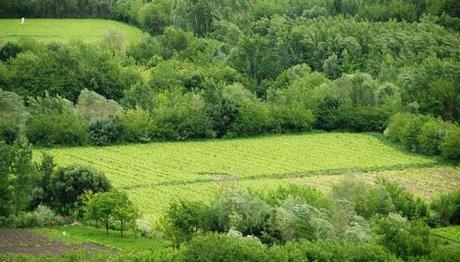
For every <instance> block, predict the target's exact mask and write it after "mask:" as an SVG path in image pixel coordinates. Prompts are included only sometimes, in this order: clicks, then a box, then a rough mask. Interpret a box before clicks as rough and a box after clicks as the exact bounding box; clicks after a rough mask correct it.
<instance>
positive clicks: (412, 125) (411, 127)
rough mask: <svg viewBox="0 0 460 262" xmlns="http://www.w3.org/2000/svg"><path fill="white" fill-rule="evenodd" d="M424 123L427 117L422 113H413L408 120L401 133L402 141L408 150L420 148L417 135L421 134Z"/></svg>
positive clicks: (415, 150) (414, 150)
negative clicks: (421, 114)
mask: <svg viewBox="0 0 460 262" xmlns="http://www.w3.org/2000/svg"><path fill="white" fill-rule="evenodd" d="M424 123H425V117H424V116H420V115H411V116H410V117H409V119H408V120H407V124H406V125H405V128H404V130H403V132H402V134H401V143H402V144H403V145H404V147H406V148H407V149H408V150H411V151H413V152H417V151H418V150H419V144H418V140H417V137H418V136H419V134H420V131H421V129H422V126H423V124H424Z"/></svg>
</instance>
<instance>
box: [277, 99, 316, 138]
mask: <svg viewBox="0 0 460 262" xmlns="http://www.w3.org/2000/svg"><path fill="white" fill-rule="evenodd" d="M271 115H272V117H273V120H272V121H273V123H272V129H273V131H274V132H276V133H285V132H289V131H293V132H302V131H308V130H311V129H312V127H313V123H314V121H315V117H314V115H313V112H312V111H311V110H309V109H306V108H305V107H304V106H303V105H302V104H290V105H273V106H272V107H271Z"/></svg>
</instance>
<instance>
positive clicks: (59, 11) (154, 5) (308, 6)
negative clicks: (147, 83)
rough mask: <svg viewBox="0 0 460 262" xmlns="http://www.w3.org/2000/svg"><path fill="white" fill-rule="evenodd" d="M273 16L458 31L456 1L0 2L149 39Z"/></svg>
mask: <svg viewBox="0 0 460 262" xmlns="http://www.w3.org/2000/svg"><path fill="white" fill-rule="evenodd" d="M235 14H236V15H235ZM273 15H280V16H286V17H289V18H315V17H321V16H336V15H343V16H354V17H357V18H359V19H363V20H369V21H389V20H391V19H395V20H398V21H407V22H415V21H419V20H420V19H421V17H422V16H424V15H428V16H433V18H434V20H435V21H436V22H438V23H439V24H442V25H444V26H446V27H448V28H453V29H455V30H459V29H460V6H459V3H458V1H456V0H410V1H404V0H385V1H366V0H314V1H302V0H288V1H276V0H269V1H265V0H256V1H248V0H223V1H222V0H212V1H206V0H197V1H191V0H158V1H145V0H115V1H114V0H91V1H90V0H38V1H37V0H18V1H9V0H0V17H1V18H18V17H39V18H46V17H51V18H65V17H71V18H75V17H82V18H87V17H100V18H101V17H102V18H110V19H117V20H121V21H125V22H130V23H133V24H136V25H139V26H141V27H143V28H144V29H145V30H146V31H149V32H151V33H159V32H161V31H162V30H163V29H164V28H166V27H168V26H171V25H173V26H178V27H181V28H183V29H187V30H191V31H193V32H195V33H197V34H198V35H207V34H210V33H212V32H213V31H215V30H216V28H217V27H218V24H219V23H220V22H222V21H231V22H232V23H235V24H243V25H244V24H248V23H250V22H253V21H256V20H258V19H260V18H263V17H271V16H273Z"/></svg>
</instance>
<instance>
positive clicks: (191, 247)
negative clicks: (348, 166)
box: [162, 179, 460, 261]
mask: <svg viewBox="0 0 460 262" xmlns="http://www.w3.org/2000/svg"><path fill="white" fill-rule="evenodd" d="M459 193H460V192H455V193H452V194H450V195H445V196H443V197H441V198H440V199H438V200H435V201H434V202H433V204H431V205H428V204H427V203H425V202H424V201H422V200H421V199H419V198H415V197H414V196H413V195H411V194H410V193H408V192H407V191H406V190H405V189H404V188H402V187H401V186H399V185H398V184H395V183H392V182H388V181H385V180H379V181H377V183H376V184H375V185H368V184H365V183H363V182H360V181H358V180H353V179H347V180H345V181H344V182H342V183H341V184H338V185H336V186H335V187H334V188H333V190H332V192H331V194H328V195H325V194H322V193H320V192H319V191H317V190H315V189H312V188H308V187H298V186H289V187H285V188H279V189H277V190H274V191H266V192H259V193H254V192H253V193H247V192H245V191H241V190H239V189H235V188H231V189H227V190H223V193H222V194H220V195H219V196H218V197H217V198H216V199H215V200H213V201H212V202H211V203H209V204H205V203H201V202H193V201H187V200H185V201H177V202H176V203H174V204H172V205H171V206H170V208H169V209H168V210H167V212H166V215H165V217H164V219H163V220H162V225H163V228H164V231H165V234H166V236H168V237H169V238H170V239H171V240H172V242H173V243H174V244H175V246H176V247H180V245H182V244H183V245H184V247H181V248H180V252H179V255H178V256H179V258H182V256H185V257H186V258H188V259H192V258H194V259H192V260H187V259H186V261H203V260H206V261H213V260H216V259H217V260H218V259H219V258H221V257H222V255H223V254H225V255H226V256H231V257H232V259H233V261H303V260H307V259H308V260H313V261H369V260H372V261H396V260H397V258H399V259H402V260H404V261H412V260H424V259H425V260H427V261H443V260H444V259H450V258H451V257H450V256H452V255H454V254H455V253H458V250H457V248H456V246H455V245H447V246H445V245H444V244H442V243H440V242H439V241H437V240H436V238H435V237H433V236H432V235H431V233H430V230H429V229H430V227H429V226H439V225H449V224H454V225H456V224H458V223H459V221H458V219H459V217H458V216H459V214H460V213H458V211H459V210H460V209H459V207H460V206H459V204H460V202H459V201H460V198H459ZM454 220H455V221H456V222H453V221H454ZM452 222H453V223H452ZM267 245H271V246H272V248H267ZM444 252H445V253H444ZM442 253H444V254H442ZM286 256H287V257H286ZM232 259H230V260H232Z"/></svg>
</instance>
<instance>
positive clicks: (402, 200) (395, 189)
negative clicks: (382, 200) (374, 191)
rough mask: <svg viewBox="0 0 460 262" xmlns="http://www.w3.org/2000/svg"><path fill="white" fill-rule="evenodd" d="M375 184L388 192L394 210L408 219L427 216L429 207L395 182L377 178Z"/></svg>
mask: <svg viewBox="0 0 460 262" xmlns="http://www.w3.org/2000/svg"><path fill="white" fill-rule="evenodd" d="M377 184H378V185H381V186H382V187H383V188H384V189H385V191H386V192H388V193H389V195H390V198H391V201H392V203H393V205H394V210H395V211H396V212H398V213H399V214H401V215H402V216H404V217H406V218H408V219H409V220H415V219H425V218H428V216H429V208H428V205H427V204H426V203H425V202H423V200H422V199H420V198H415V197H414V196H413V195H412V194H410V193H409V192H407V191H406V189H405V188H403V187H402V186H400V185H399V184H397V183H394V182H390V181H387V180H378V181H377Z"/></svg>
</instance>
